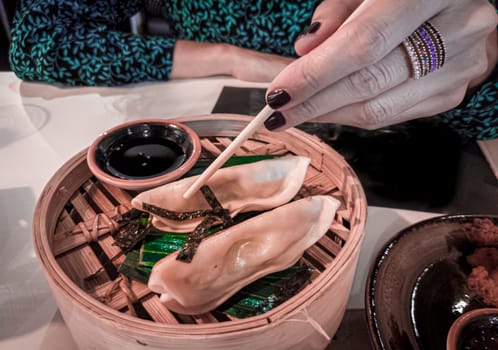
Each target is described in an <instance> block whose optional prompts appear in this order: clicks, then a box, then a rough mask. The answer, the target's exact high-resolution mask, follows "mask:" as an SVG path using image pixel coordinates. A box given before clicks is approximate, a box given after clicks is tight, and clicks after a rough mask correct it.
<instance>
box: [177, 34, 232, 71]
mask: <svg viewBox="0 0 498 350" xmlns="http://www.w3.org/2000/svg"><path fill="white" fill-rule="evenodd" d="M230 51H231V48H230V46H229V45H227V44H214V43H202V42H195V41H186V40H178V41H177V42H176V45H175V49H174V53H173V67H172V69H171V79H177V78H198V77H206V76H211V75H226V74H231V70H230V62H229V61H230V60H229V56H230Z"/></svg>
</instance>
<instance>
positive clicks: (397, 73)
mask: <svg viewBox="0 0 498 350" xmlns="http://www.w3.org/2000/svg"><path fill="white" fill-rule="evenodd" d="M409 76H410V67H409V62H408V59H407V57H406V53H405V51H404V49H403V48H401V47H397V48H396V49H394V50H393V51H392V52H391V53H390V54H388V55H387V56H386V57H385V58H384V59H383V60H381V61H379V62H377V63H376V64H374V65H372V66H369V67H366V68H362V69H360V70H359V71H357V72H355V73H353V74H351V75H349V76H347V77H345V78H343V79H341V80H340V81H339V82H337V83H336V84H333V85H330V86H328V87H326V88H325V89H323V90H321V91H320V92H319V93H317V94H315V95H313V96H312V97H311V98H309V99H308V100H306V101H304V102H303V103H301V104H298V105H296V106H295V107H293V108H291V109H289V110H286V111H284V112H283V113H284V114H285V119H286V126H289V125H292V126H294V125H298V124H301V123H302V122H305V121H306V120H307V119H306V117H307V116H310V115H311V116H319V115H324V114H326V113H327V112H329V111H335V110H337V109H339V108H342V107H344V106H347V105H350V104H354V103H356V102H360V101H368V100H370V99H372V98H374V97H376V96H378V95H380V94H382V93H383V92H385V91H387V90H389V89H392V88H394V87H396V86H398V85H400V84H402V83H404V82H405V81H407V80H408V78H409Z"/></svg>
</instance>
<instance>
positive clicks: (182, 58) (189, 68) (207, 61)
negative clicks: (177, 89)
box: [171, 40, 294, 82]
mask: <svg viewBox="0 0 498 350" xmlns="http://www.w3.org/2000/svg"><path fill="white" fill-rule="evenodd" d="M293 60H294V59H292V58H289V57H283V56H279V55H273V54H267V53H261V52H258V51H255V50H249V49H244V48H240V47H236V46H233V45H229V44H214V43H201V42H194V41H185V40H178V41H177V43H176V45H175V50H174V56H173V67H172V70H171V78H172V79H176V78H198V77H207V76H212V75H231V76H233V77H235V78H237V79H240V80H246V81H254V82H271V81H272V80H273V78H275V77H276V76H277V74H278V73H280V72H281V71H282V69H284V68H285V67H286V66H287V65H288V64H289V63H291V62H292V61H293Z"/></svg>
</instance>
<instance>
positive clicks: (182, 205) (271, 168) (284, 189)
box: [131, 156, 310, 232]
mask: <svg viewBox="0 0 498 350" xmlns="http://www.w3.org/2000/svg"><path fill="white" fill-rule="evenodd" d="M309 163H310V159H309V158H307V157H302V156H292V157H286V158H277V159H268V160H263V161H259V162H255V163H250V164H243V165H237V166H233V167H228V168H222V169H220V170H218V171H216V172H215V173H214V175H213V176H212V177H211V178H210V179H209V180H208V182H207V185H208V186H209V188H210V189H211V190H212V191H213V193H214V194H215V196H216V198H217V199H218V201H219V202H220V204H221V206H222V207H223V208H224V209H226V210H228V212H229V214H230V216H231V217H234V216H235V215H237V214H238V213H241V212H248V211H260V210H267V209H272V208H275V207H278V206H280V205H282V204H285V203H287V202H289V201H290V200H291V199H292V198H293V197H294V196H295V195H296V194H297V192H298V191H299V189H300V188H301V186H302V184H303V182H304V178H305V175H306V171H307V169H308V165H309ZM196 178H197V176H193V177H188V178H184V179H181V180H178V181H175V182H171V183H168V184H166V185H162V186H160V187H157V188H154V189H151V190H148V191H145V192H142V193H140V194H139V195H137V196H136V197H135V198H133V200H132V202H131V204H132V206H133V207H135V208H136V209H139V210H144V208H143V206H142V203H148V204H152V205H155V206H156V207H160V208H164V209H167V210H169V211H174V212H191V211H196V210H201V209H211V207H210V206H209V204H208V203H207V201H206V199H205V198H204V196H203V194H202V193H201V192H200V191H199V192H197V193H195V194H194V195H193V196H192V197H190V198H189V199H185V198H183V194H184V193H185V191H186V190H187V189H188V188H190V186H191V185H192V183H193V182H194V181H195V180H196ZM201 221H202V218H195V219H191V220H187V221H176V220H171V219H165V218H161V217H158V216H155V215H154V216H153V219H152V224H153V225H154V226H155V227H157V228H158V229H160V230H163V231H168V232H190V231H193V230H194V229H195V227H196V226H197V225H199V224H200V222H201Z"/></svg>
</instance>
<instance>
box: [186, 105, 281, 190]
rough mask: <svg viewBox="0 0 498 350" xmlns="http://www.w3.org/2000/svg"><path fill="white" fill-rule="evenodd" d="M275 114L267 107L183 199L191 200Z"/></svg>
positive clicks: (212, 164) (198, 179)
mask: <svg viewBox="0 0 498 350" xmlns="http://www.w3.org/2000/svg"><path fill="white" fill-rule="evenodd" d="M272 113H273V109H272V108H271V107H270V106H268V105H265V107H263V109H262V110H261V111H260V112H259V113H258V114H257V115H256V116H255V117H254V119H253V120H251V122H250V123H249V124H247V126H246V127H245V128H244V129H243V130H242V131H241V132H240V134H239V135H237V137H236V138H235V139H234V140H233V141H232V143H230V144H229V145H228V147H227V148H225V150H224V151H223V152H221V154H220V155H219V156H218V157H217V158H216V159H215V160H214V161H213V162H212V163H211V164H210V165H209V166H208V167H207V168H206V170H204V172H203V173H202V174H201V175H200V176H199V177H198V178H197V179H196V180H195V181H194V183H193V184H192V185H191V186H190V188H189V189H187V191H185V193H184V194H183V198H185V199H188V198H190V197H191V196H192V195H193V194H194V193H195V192H197V191H199V189H200V188H201V187H202V186H203V185H205V184H206V182H207V181H208V180H209V178H210V177H211V176H213V174H214V173H215V171H216V170H218V169H219V168H221V167H222V166H223V164H225V163H226V161H227V160H228V158H230V157H231V156H232V155H233V154H234V153H235V151H236V150H237V149H238V148H239V147H240V146H241V145H242V144H243V143H244V142H245V141H246V140H247V139H248V138H249V137H251V136H252V135H253V134H254V133H255V132H256V130H258V129H259V128H260V127H261V125H263V123H264V122H265V120H266V119H268V117H269V116H270V115H271V114H272Z"/></svg>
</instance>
